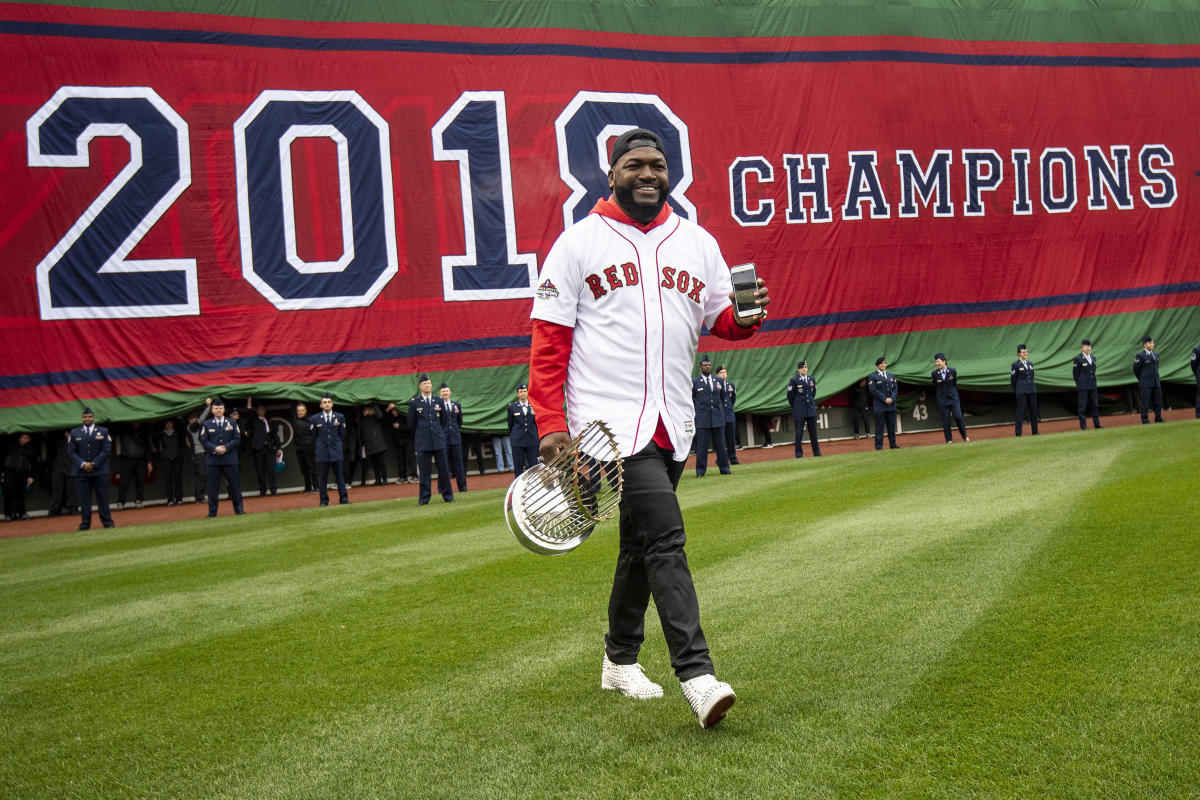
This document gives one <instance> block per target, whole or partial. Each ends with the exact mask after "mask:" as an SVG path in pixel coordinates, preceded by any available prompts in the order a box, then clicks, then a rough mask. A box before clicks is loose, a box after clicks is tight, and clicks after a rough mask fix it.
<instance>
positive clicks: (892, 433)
mask: <svg viewBox="0 0 1200 800" xmlns="http://www.w3.org/2000/svg"><path fill="white" fill-rule="evenodd" d="M867 391H868V392H870V393H871V399H872V401H873V402H872V408H873V409H874V411H875V449H876V450H882V449H883V431H884V428H886V429H887V437H888V447H889V448H890V449H892V450H896V449H899V447H900V445H898V444H896V400H897V398H899V397H900V384H899V383H897V382H896V376H895V375H893V374H892V373H890V372H888V371H887V359H886V358H883V357H880V358H877V359H875V371H874V372H873V373H871V375H870V376H868V378H867Z"/></svg>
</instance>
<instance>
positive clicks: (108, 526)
mask: <svg viewBox="0 0 1200 800" xmlns="http://www.w3.org/2000/svg"><path fill="white" fill-rule="evenodd" d="M104 527H106V528H115V527H117V523H115V522H106V523H104Z"/></svg>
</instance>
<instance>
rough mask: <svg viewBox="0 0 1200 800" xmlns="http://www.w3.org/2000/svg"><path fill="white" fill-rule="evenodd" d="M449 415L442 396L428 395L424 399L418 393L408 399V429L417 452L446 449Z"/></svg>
mask: <svg viewBox="0 0 1200 800" xmlns="http://www.w3.org/2000/svg"><path fill="white" fill-rule="evenodd" d="M449 424H450V415H449V414H447V413H446V406H445V404H444V403H443V402H442V398H440V397H437V396H436V395H430V396H429V399H428V400H426V399H425V397H423V396H422V395H420V394H417V395H414V396H413V398H412V399H411V400H409V401H408V430H409V431H410V432H411V433H412V435H413V443H414V444H415V446H416V449H417V452H418V453H430V452H437V451H438V450H445V449H446V428H447V426H448V425H449Z"/></svg>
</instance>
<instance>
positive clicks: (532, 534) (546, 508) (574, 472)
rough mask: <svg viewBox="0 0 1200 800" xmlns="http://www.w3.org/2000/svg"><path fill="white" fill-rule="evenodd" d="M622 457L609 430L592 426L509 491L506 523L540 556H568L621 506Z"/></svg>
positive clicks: (525, 474)
mask: <svg viewBox="0 0 1200 800" xmlns="http://www.w3.org/2000/svg"><path fill="white" fill-rule="evenodd" d="M621 482H622V466H621V455H620V451H619V450H618V449H617V442H616V440H615V439H614V438H613V435H612V433H611V432H610V431H609V430H608V426H607V425H605V424H604V423H603V422H601V421H600V420H593V421H592V422H589V423H588V424H587V426H586V427H584V429H583V430H582V431H581V432H580V433H579V435H578V436H576V437H575V438H574V439H572V440H571V444H570V445H568V446H567V447H566V448H564V449H563V450H562V451H561V452H559V454H558V455H556V456H555V457H554V458H553V459H551V460H550V462H549V463H546V464H534V465H533V466H532V467H530V468H529V469H527V470H525V471H524V472H522V473H521V475H520V477H518V478H517V479H516V480H515V481H513V482H512V484H511V485H510V486H509V487H508V493H507V494H506V495H505V497H504V521H505V522H506V523H507V524H508V529H509V531H511V532H512V535H513V536H515V537H516V539H517V541H518V542H520V543H521V544H522V545H524V546H525V547H527V548H529V549H530V550H532V551H533V552H535V553H538V554H539V555H544V556H559V555H562V554H564V553H569V552H571V551H572V550H574V549H575V548H576V547H578V546H579V545H581V544H583V542H584V540H585V539H587V538H588V536H590V535H591V534H592V531H593V530H594V529H595V527H596V524H597V523H599V522H602V521H603V520H606V519H608V518H609V517H611V516H612V515H613V513H614V512H615V511H616V510H617V506H618V505H619V504H620V502H621V486H622V483H621Z"/></svg>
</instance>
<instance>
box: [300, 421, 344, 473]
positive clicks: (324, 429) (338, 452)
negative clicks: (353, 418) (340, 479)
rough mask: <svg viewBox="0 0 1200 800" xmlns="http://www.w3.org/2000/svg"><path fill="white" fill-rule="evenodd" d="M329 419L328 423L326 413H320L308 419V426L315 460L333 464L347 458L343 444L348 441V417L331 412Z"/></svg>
mask: <svg viewBox="0 0 1200 800" xmlns="http://www.w3.org/2000/svg"><path fill="white" fill-rule="evenodd" d="M329 417H330V419H329V422H326V421H325V412H324V411H318V412H317V413H316V414H312V415H310V416H309V417H308V425H309V430H311V431H312V440H313V453H314V456H315V459H314V460H316V461H328V462H330V463H332V462H334V461H341V460H343V459H344V458H345V453H344V451H343V447H342V444H343V442H344V441H345V439H346V417H345V416H344V415H343V414H339V413H338V412H336V411H332V412H330V414H329Z"/></svg>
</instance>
